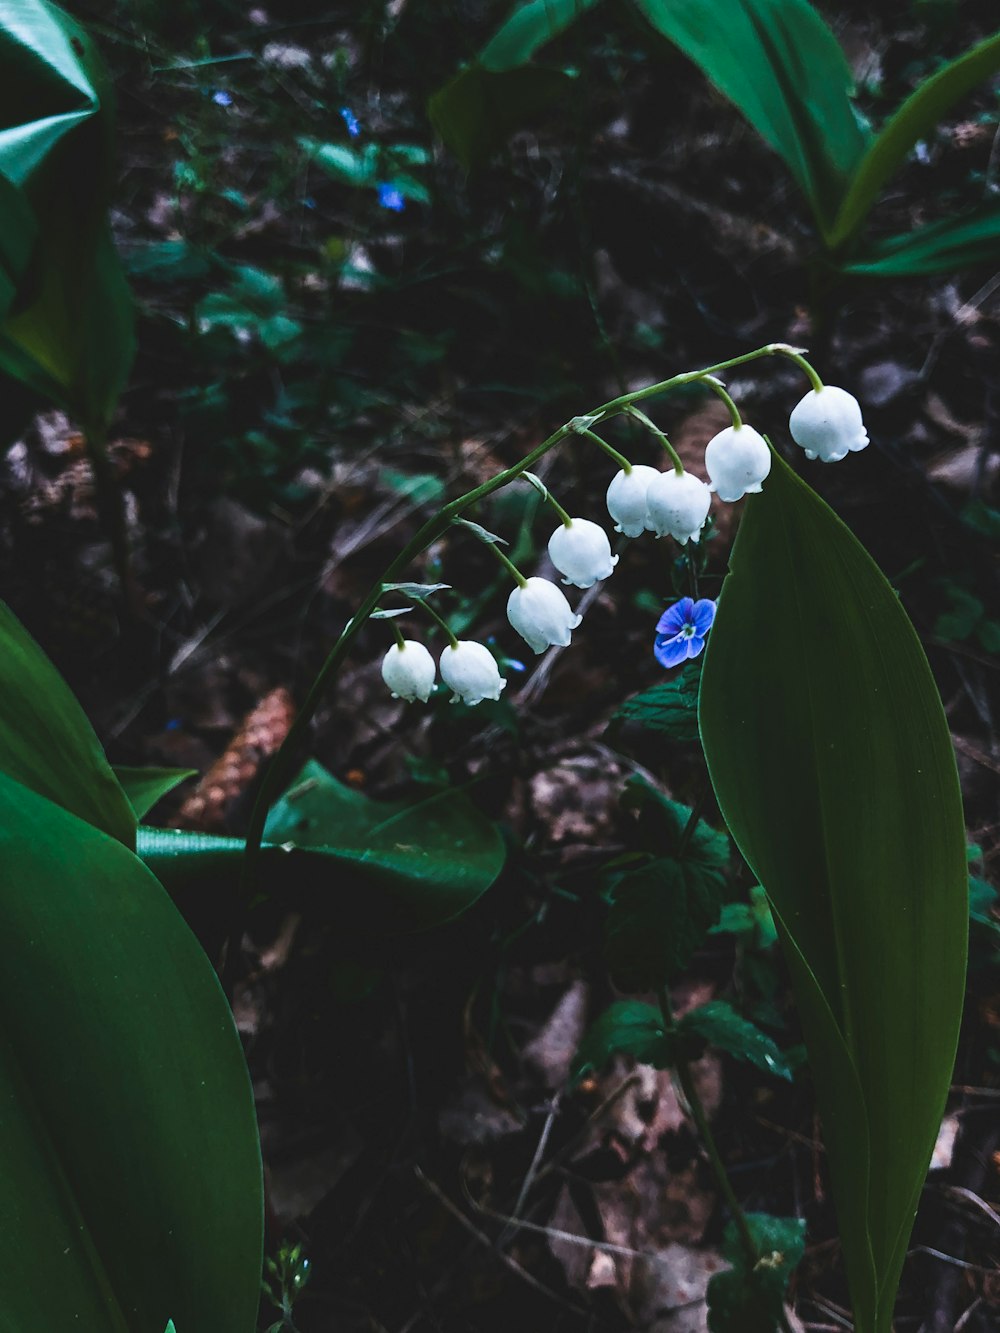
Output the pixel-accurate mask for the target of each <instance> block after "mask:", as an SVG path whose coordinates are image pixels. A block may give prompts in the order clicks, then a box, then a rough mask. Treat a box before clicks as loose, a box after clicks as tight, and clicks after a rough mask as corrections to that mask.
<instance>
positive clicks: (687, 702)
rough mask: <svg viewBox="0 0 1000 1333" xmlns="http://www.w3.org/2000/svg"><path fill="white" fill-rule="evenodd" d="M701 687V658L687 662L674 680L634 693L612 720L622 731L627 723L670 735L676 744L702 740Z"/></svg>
mask: <svg viewBox="0 0 1000 1333" xmlns="http://www.w3.org/2000/svg"><path fill="white" fill-rule="evenodd" d="M700 685H701V658H700V657H696V658H695V659H694V660H693V661H691V662H686V663H685V665H684V666H683V667H682V668H681V670H680V671H679V672H678V673H677V674H676V675H675V676H673V677H672V678H671V679H670V680H664V681H661V682H660V683H659V684H657V685H653V686H651V687H650V688H649V689H648V690H643V691H642V692H641V693H640V694H633V696H632V697H631V699H626V700H625V702H624V703H622V704H621V705H620V706H619V708H618V710H617V712H616V713H615V715H614V716H613V717H612V719H611V724H610V725H611V726H612V727H613V728H616V729H617V728H619V727H621V726H622V725H623V724H624V723H626V722H631V723H633V724H634V725H636V726H640V727H644V728H645V729H646V730H647V731H655V732H658V733H660V734H661V735H664V736H669V737H670V739H671V740H675V741H695V740H697V739H698V690H699V688H700Z"/></svg>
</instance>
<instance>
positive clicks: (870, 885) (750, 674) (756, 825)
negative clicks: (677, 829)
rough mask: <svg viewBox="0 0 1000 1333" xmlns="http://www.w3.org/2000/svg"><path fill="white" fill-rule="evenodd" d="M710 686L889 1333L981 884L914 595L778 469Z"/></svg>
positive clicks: (874, 1324)
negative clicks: (916, 622) (973, 876)
mask: <svg viewBox="0 0 1000 1333" xmlns="http://www.w3.org/2000/svg"><path fill="white" fill-rule="evenodd" d="M730 571H731V572H730V574H729V577H728V578H727V580H726V582H725V584H724V585H723V590H722V596H721V599H720V602H719V612H718V616H717V618H716V621H715V625H714V626H713V629H712V634H711V637H710V639H709V643H708V649H707V653H706V658H705V665H704V668H703V673H702V688H701V699H700V723H701V732H702V741H703V744H704V747H705V754H706V758H707V760H708V765H709V771H710V774H711V778H712V783H713V786H714V787H715V792H716V796H717V797H718V800H719V805H720V808H721V810H722V813H723V815H724V817H725V819H726V822H727V824H728V825H729V828H730V831H731V833H732V835H733V837H734V838H735V840H736V842H737V844H738V846H739V847H740V850H741V851H742V853H743V855H744V856H745V858H746V859H747V861H748V862H749V864H750V866H751V867H752V868H753V869H754V871H755V872H756V873H757V875H758V878H759V879H760V882H761V883H762V884H763V885H764V887H765V889H766V890H767V892H768V895H769V897H770V900H771V903H772V907H773V909H774V913H775V920H776V924H777V926H778V930H779V933H780V935H781V937H782V942H783V944H784V946H785V949H786V954H787V956H788V960H789V966H790V968H791V972H792V977H793V982H794V985H795V988H796V995H797V998H798V1003H799V1011H800V1015H801V1018H802V1025H803V1030H804V1032H805V1035H806V1042H807V1047H808V1050H809V1057H810V1065H811V1068H812V1072H813V1078H814V1081H815V1085H816V1094H817V1101H818V1104H819V1109H820V1113H821V1115H822V1119H823V1125H824V1133H825V1137H826V1142H827V1150H828V1157H829V1161H830V1172H831V1177H832V1182H833V1192H834V1197H835V1200H836V1203H837V1209H838V1215H839V1217H840V1221H841V1226H840V1230H841V1235H842V1238H843V1244H844V1253H845V1259H846V1262H847V1268H848V1275H849V1279H850V1283H851V1288H852V1293H853V1299H854V1303H855V1319H856V1327H857V1329H858V1331H859V1333H888V1330H889V1327H890V1321H891V1315H892V1305H893V1300H894V1297H895V1291H896V1286H897V1284H898V1280H899V1273H900V1268H901V1265H902V1261H903V1256H904V1253H905V1248H906V1243H907V1240H908V1237H909V1233H910V1229H911V1226H912V1223H913V1217H914V1213H915V1211H916V1205H917V1200H918V1198H919V1194H920V1189H921V1186H922V1183H923V1179H924V1175H925V1172H926V1170H927V1164H928V1161H929V1159H930V1154H931V1150H932V1148H933V1145H934V1140H935V1136H936V1134H937V1129H938V1126H939V1124H940V1119H941V1113H942V1110H943V1107H944V1102H945V1097H946V1094H947V1090H948V1086H949V1080H950V1076H951V1070H952V1064H953V1061H954V1055H955V1049H956V1044H957V1038H958V1026H959V1021H960V1018H961V1011H962V999H963V992H964V981H965V958H966V945H967V930H968V923H967V912H968V907H967V871H966V867H965V836H964V828H963V820H962V805H961V795H960V791H959V785H958V778H957V773H956V768H955V761H954V756H953V754H952V748H951V740H950V736H949V732H948V727H947V723H946V721H945V717H944V712H943V710H942V707H941V702H940V699H939V697H938V693H937V689H936V688H935V685H934V680H933V677H932V676H931V673H930V669H929V667H928V665H927V661H926V658H925V657H924V654H923V650H922V649H921V646H920V643H919V641H918V639H917V636H916V634H915V632H914V630H913V627H912V625H911V624H910V622H909V620H908V619H907V617H906V614H905V612H904V611H903V609H902V606H901V604H900V602H899V599H898V597H897V596H896V594H895V593H894V591H893V590H892V588H891V587H890V586H889V584H888V583H887V581H886V580H885V578H884V577H883V575H882V574H881V573H880V571H879V570H878V568H877V567H876V565H875V564H874V562H873V561H872V559H871V557H870V556H869V555H868V554H867V552H866V551H865V550H864V548H863V547H862V546H861V545H860V543H859V542H858V541H857V540H856V539H855V538H854V536H853V535H852V534H851V532H850V531H849V530H848V529H847V528H846V527H845V525H844V524H843V523H841V521H840V520H839V519H838V518H837V517H836V515H835V514H833V512H832V511H831V510H830V509H829V508H828V507H827V506H826V505H825V504H824V503H823V502H822V501H821V500H820V499H819V497H818V496H817V495H815V493H814V492H813V491H812V490H810V488H809V487H808V486H807V485H806V484H805V483H804V482H802V481H801V480H799V478H797V477H796V476H795V474H794V473H793V472H792V471H791V470H790V469H789V468H788V467H787V465H786V464H785V463H783V462H782V461H781V460H780V458H777V457H775V460H774V467H773V469H772V472H771V476H770V477H769V479H768V481H767V483H766V484H765V487H764V491H763V493H762V494H761V495H760V496H759V497H758V496H755V497H753V498H752V499H751V500H750V501H749V502H748V504H747V511H746V513H745V515H744V518H743V522H742V524H741V527H740V532H739V535H738V537H737V541H736V544H735V546H734V549H733V554H732V559H731V562H730Z"/></svg>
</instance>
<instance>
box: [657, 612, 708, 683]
mask: <svg viewBox="0 0 1000 1333" xmlns="http://www.w3.org/2000/svg"><path fill="white" fill-rule="evenodd" d="M714 619H715V603H714V602H713V601H711V600H710V599H709V598H708V597H702V598H701V600H700V601H697V602H696V601H694V600H692V598H690V597H682V598H681V600H680V601H679V602H674V604H673V606H668V607H667V609H666V611H664V613H663V615H662V616H660V618H659V620H658V621H657V622H656V642H655V644H654V645H653V653H654V654H655V656H656V660H657V661H658V662H659V664H660V666H664V667H675V666H680V664H681V662H686V661H687V660H688V658H689V657H697V656H698V654H699V653H700V652H701V650H702V649H703V648H704V646H705V635H706V634H707V633H708V631H709V630H710V629H711V628H712V621H713V620H714Z"/></svg>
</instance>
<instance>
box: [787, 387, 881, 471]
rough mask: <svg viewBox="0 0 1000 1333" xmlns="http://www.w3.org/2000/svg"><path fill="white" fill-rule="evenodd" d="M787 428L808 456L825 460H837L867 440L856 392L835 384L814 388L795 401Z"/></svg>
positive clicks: (825, 461) (829, 461)
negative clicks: (799, 400) (797, 401)
mask: <svg viewBox="0 0 1000 1333" xmlns="http://www.w3.org/2000/svg"><path fill="white" fill-rule="evenodd" d="M788 429H789V430H790V431H791V433H792V439H793V440H794V441H795V443H796V444H800V445H801V446H802V448H803V449H804V450H805V451H806V458H819V459H822V461H823V462H824V463H836V462H838V461H839V460H840V459H841V458H844V457H846V456H847V454H849V453H851V452H856V451H857V450H858V449H863V448H864V447H865V445H866V444H867V443H868V432H867V431H866V430H865V423H864V422H863V421H862V419H861V405H860V404H859V403H858V400H857V399H856V398H855V397H854V395H853V394H850V393H848V392H847V390H846V389H838V388H837V387H836V386H835V385H833V384H824V385H823V387H822V389H813V390H812V391H811V392H810V393H807V394H806V396H805V397H804V398H803V399H802V401H801V402H799V403H796V405H795V406H794V407H793V408H792V415H791V416H790V417H789V419H788Z"/></svg>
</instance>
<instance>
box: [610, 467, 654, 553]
mask: <svg viewBox="0 0 1000 1333" xmlns="http://www.w3.org/2000/svg"><path fill="white" fill-rule="evenodd" d="M659 475H660V474H659V472H657V470H656V468H655V467H647V466H646V464H645V463H635V464H633V467H632V471H631V472H626V471H625V470H624V469H623V470H622V471H621V472H619V473H617V474H616V475H615V476H614V477H613V478H612V481H611V485H610V486H609V487H608V513H609V514H610V515H611V517H612V518H613V519H614V520H615V532H623V533H624V534H625V536H626V537H640V536H641V535H642V534H643V532H645V531H646V530H647V529H648V530H649V531H650V532H652V531H653V525H652V523H651V522H650V521H649V514H648V512H647V510H646V492H647V491H648V489H649V487H650V485H651V484H652V482H653V480H654V479H655V478H656V477H658V476H659Z"/></svg>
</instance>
